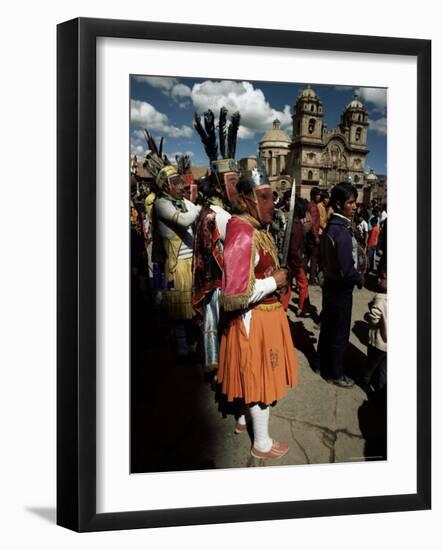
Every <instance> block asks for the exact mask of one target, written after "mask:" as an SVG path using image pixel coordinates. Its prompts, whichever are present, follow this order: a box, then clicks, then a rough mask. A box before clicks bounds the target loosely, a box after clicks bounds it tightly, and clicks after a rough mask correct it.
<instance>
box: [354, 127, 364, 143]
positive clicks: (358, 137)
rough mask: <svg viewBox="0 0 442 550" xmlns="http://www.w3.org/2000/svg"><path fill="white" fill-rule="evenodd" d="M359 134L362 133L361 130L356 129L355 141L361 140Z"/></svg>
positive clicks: (359, 128)
mask: <svg viewBox="0 0 442 550" xmlns="http://www.w3.org/2000/svg"><path fill="white" fill-rule="evenodd" d="M361 133H362V128H361V127H358V128H356V135H355V140H356V141H359V140H360V139H361Z"/></svg>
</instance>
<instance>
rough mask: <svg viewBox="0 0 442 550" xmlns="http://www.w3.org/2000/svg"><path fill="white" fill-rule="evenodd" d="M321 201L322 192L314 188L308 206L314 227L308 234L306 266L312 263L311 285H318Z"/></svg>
mask: <svg viewBox="0 0 442 550" xmlns="http://www.w3.org/2000/svg"><path fill="white" fill-rule="evenodd" d="M320 200H321V191H320V189H319V188H318V187H313V188H312V190H311V191H310V202H309V203H308V205H307V212H309V214H310V216H311V219H312V227H311V229H310V231H309V232H308V233H307V247H306V253H307V254H306V265H308V262H309V261H310V281H309V282H310V284H311V285H317V284H318V254H319V228H320V215H319V208H318V203H319V201H320Z"/></svg>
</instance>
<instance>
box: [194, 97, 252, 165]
mask: <svg viewBox="0 0 442 550" xmlns="http://www.w3.org/2000/svg"><path fill="white" fill-rule="evenodd" d="M240 118H241V116H240V114H239V113H238V112H236V113H233V115H232V116H231V117H230V124H229V126H228V127H227V109H226V108H225V107H221V109H220V112H219V121H218V141H219V151H220V153H221V157H222V158H221V159H218V146H217V143H216V127H215V116H214V114H213V112H212V111H211V110H210V109H208V110H207V112H206V113H204V128H203V126H202V124H201V117H200V116H199V115H198V114H197V113H195V116H194V120H193V126H194V128H195V130H196V131H197V132H198V134H199V136H200V138H201V141H202V143H203V145H204V149H205V151H206V154H207V156H208V157H209V161H210V169H211V171H212V172H218V173H225V172H233V171H235V170H236V163H235V152H236V140H237V137H238V130H239V122H240Z"/></svg>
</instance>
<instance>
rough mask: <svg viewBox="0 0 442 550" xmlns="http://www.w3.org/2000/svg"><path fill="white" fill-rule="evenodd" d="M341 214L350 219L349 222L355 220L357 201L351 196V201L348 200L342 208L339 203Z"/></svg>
mask: <svg viewBox="0 0 442 550" xmlns="http://www.w3.org/2000/svg"><path fill="white" fill-rule="evenodd" d="M337 206H338V210H339V213H340V214H342V215H343V216H345V217H346V218H348V219H349V220H352V219H353V216H354V214H355V212H356V199H355V198H354V197H353V196H351V197H350V198H349V199H347V200H346V201H345V202H344V204H343V206H342V208H341V207H340V205H339V203H338V204H337Z"/></svg>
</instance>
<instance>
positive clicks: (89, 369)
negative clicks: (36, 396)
mask: <svg viewBox="0 0 442 550" xmlns="http://www.w3.org/2000/svg"><path fill="white" fill-rule="evenodd" d="M97 37H114V38H131V39H153V40H166V41H184V42H196V43H208V44H230V45H246V46H266V47H272V48H294V49H308V50H324V51H335V52H358V53H377V54H395V55H403V56H414V57H415V58H416V60H417V71H418V74H417V173H416V182H417V186H418V189H419V193H418V194H417V205H416V206H417V208H416V215H417V228H418V230H417V232H418V234H417V357H416V364H417V391H416V399H417V433H416V438H417V492H416V493H415V494H403V495H401V494H397V495H384V496H373V497H360V498H359V497H358V498H338V499H326V500H310V501H299V502H296V501H294V502H276V503H265V502H263V503H259V504H241V505H226V506H209V507H198V508H181V509H176V508H173V509H163V510H139V511H132V512H115V513H97V512H96V473H97V470H96V433H97V432H96V323H97V314H96V305H95V304H96V265H95V264H96V252H97V244H96V239H95V235H96V39H97ZM57 47H58V58H57V71H58V75H57V91H58V99H57V118H58V121H57V140H58V145H57V163H58V166H57V181H58V197H57V208H58V241H57V256H58V258H57V281H58V282H57V285H58V289H57V316H58V317H57V321H58V334H57V346H58V351H57V365H58V366H57V415H58V418H57V438H58V440H57V523H58V524H59V525H61V526H64V527H66V528H69V529H72V530H75V531H79V532H83V531H101V530H111V529H133V528H152V527H162V526H178V525H198V524H209V523H226V522H242V521H257V520H274V519H287V518H303V517H319V516H327V515H345V514H367V513H375V512H376V513H379V512H394V511H410V510H424V509H429V508H430V507H431V417H430V411H431V372H430V370H431V369H430V365H431V351H430V350H431V336H430V335H431V326H430V323H431V210H430V205H431V172H430V171H431V168H430V167H431V41H429V40H416V39H408V38H387V37H376V36H355V35H338V34H323V33H311V32H295V31H284V30H266V29H255V28H238V27H217V26H202V25H190V24H172V23H160V22H141V21H119V20H105V19H83V18H79V19H74V20H71V21H68V22H64V23H61V24H60V25H58V28H57Z"/></svg>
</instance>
